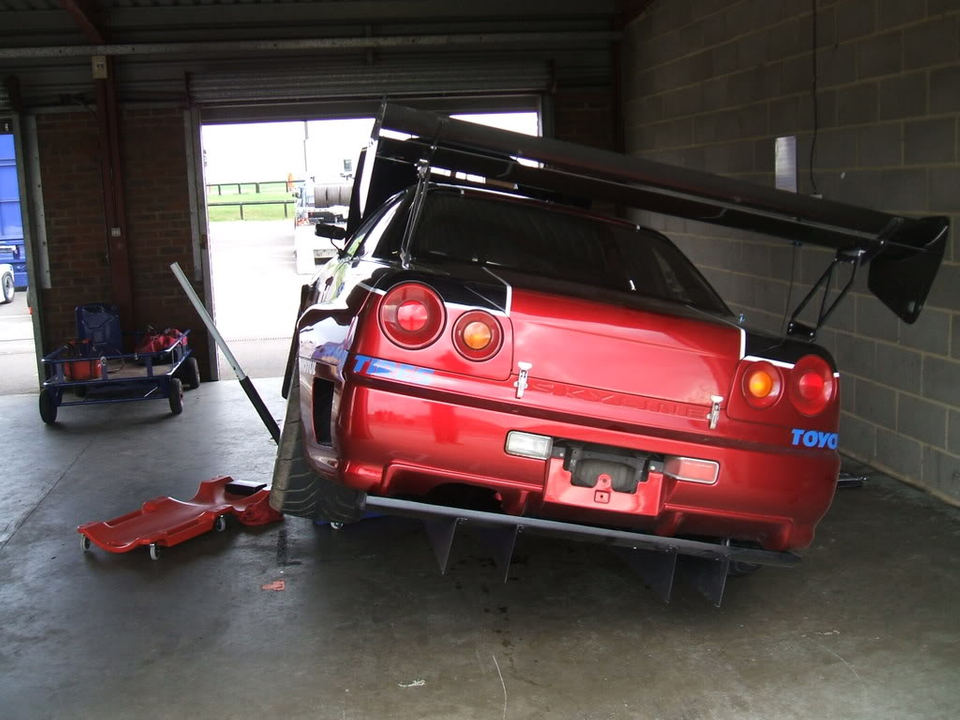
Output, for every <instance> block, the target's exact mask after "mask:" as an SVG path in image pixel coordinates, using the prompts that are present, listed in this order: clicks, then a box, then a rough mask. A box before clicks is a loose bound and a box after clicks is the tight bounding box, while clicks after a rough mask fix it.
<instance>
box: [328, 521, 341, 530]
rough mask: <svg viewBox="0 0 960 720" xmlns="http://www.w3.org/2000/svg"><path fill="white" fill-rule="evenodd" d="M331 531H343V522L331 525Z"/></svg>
mask: <svg viewBox="0 0 960 720" xmlns="http://www.w3.org/2000/svg"><path fill="white" fill-rule="evenodd" d="M330 529H331V530H342V529H343V523H341V522H332V523H330Z"/></svg>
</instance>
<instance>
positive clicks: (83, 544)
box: [80, 533, 90, 552]
mask: <svg viewBox="0 0 960 720" xmlns="http://www.w3.org/2000/svg"><path fill="white" fill-rule="evenodd" d="M80 549H81V550H83V551H84V552H90V538H88V537H87V536H86V535H84V534H82V533H81V535H80Z"/></svg>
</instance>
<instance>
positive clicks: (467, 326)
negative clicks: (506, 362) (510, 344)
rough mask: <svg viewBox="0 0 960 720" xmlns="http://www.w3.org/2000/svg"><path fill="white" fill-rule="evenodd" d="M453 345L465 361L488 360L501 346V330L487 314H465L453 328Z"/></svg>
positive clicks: (481, 312)
mask: <svg viewBox="0 0 960 720" xmlns="http://www.w3.org/2000/svg"><path fill="white" fill-rule="evenodd" d="M453 344H454V347H456V348H457V351H458V352H459V353H460V354H461V355H463V356H464V357H465V358H467V360H478V361H479V360H488V359H489V358H492V357H493V356H494V355H496V354H497V352H498V351H499V350H500V346H501V345H502V344H503V329H502V328H501V327H500V323H499V322H497V319H496V318H495V317H494V316H493V315H491V314H490V313H488V312H483V311H482V310H471V311H470V312H465V313H464V314H463V315H461V316H460V319H459V320H457V322H456V324H455V325H454V326H453Z"/></svg>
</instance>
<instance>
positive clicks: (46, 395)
mask: <svg viewBox="0 0 960 720" xmlns="http://www.w3.org/2000/svg"><path fill="white" fill-rule="evenodd" d="M40 418H41V419H42V420H43V421H44V422H45V423H46V424H47V425H53V423H55V422H56V421H57V399H56V397H55V396H54V394H53V390H51V389H50V388H44V389H43V390H41V391H40Z"/></svg>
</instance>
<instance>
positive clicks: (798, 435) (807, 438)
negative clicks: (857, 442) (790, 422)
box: [790, 428, 839, 450]
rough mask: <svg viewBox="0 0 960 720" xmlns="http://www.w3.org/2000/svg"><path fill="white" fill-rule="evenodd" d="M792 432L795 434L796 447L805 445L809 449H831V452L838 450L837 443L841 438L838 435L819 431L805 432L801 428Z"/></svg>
mask: <svg viewBox="0 0 960 720" xmlns="http://www.w3.org/2000/svg"><path fill="white" fill-rule="evenodd" d="M790 432H792V433H793V443H792V444H794V445H801V444H802V445H804V446H805V447H808V448H823V447H826V448H830V449H831V450H836V449H837V441H838V440H839V436H838V435H837V433H827V432H820V431H819V430H803V429H801V428H794V429H793V430H791V431H790Z"/></svg>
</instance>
